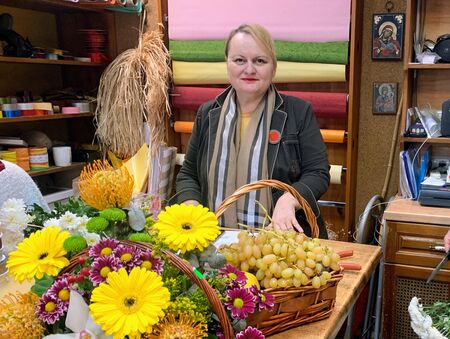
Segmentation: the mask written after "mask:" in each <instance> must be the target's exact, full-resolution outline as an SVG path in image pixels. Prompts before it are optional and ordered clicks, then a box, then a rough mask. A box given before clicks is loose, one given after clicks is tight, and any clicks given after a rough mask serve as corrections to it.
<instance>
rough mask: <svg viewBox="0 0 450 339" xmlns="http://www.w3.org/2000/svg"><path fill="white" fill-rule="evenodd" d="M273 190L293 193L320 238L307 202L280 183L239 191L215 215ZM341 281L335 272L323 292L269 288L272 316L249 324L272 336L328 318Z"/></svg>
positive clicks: (253, 318)
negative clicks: (239, 201) (253, 193)
mask: <svg viewBox="0 0 450 339" xmlns="http://www.w3.org/2000/svg"><path fill="white" fill-rule="evenodd" d="M267 187H273V188H277V189H281V190H284V191H287V192H289V193H291V194H292V195H293V196H294V197H295V198H296V199H297V200H298V202H299V203H300V206H301V208H302V209H303V210H304V212H305V215H306V219H307V220H308V222H309V224H310V226H311V234H312V237H317V236H318V234H319V227H318V226H317V221H316V217H315V215H314V212H313V211H312V210H311V207H310V206H309V204H308V202H307V201H306V200H305V199H304V198H303V197H302V196H301V195H300V194H299V193H298V192H297V190H295V189H294V188H293V187H292V186H290V185H287V184H285V183H283V182H280V181H277V180H272V179H268V180H259V181H256V182H254V183H251V184H247V185H244V186H242V187H240V188H238V189H237V190H236V191H235V192H234V193H233V194H232V195H230V196H229V197H228V198H226V199H225V200H224V201H223V202H222V204H221V205H220V206H219V208H218V209H217V211H216V216H217V218H219V217H220V216H221V215H222V214H223V212H224V211H225V210H226V208H227V207H228V206H230V205H231V204H232V203H234V202H235V201H236V200H237V199H239V198H240V197H242V196H243V195H245V194H246V193H248V192H250V191H252V190H255V189H261V188H267ZM341 279H342V273H341V272H332V276H331V279H330V280H329V281H328V282H327V284H326V285H324V286H322V287H320V288H313V287H312V286H311V284H309V285H306V286H301V287H298V288H297V287H289V288H275V289H274V288H268V289H266V290H265V291H266V292H268V293H270V294H272V295H273V296H274V297H275V305H274V308H273V310H272V311H271V312H268V311H259V312H255V313H254V314H250V315H249V317H248V318H247V324H248V325H251V326H254V327H256V328H258V329H259V330H260V331H261V332H263V334H264V335H272V334H275V333H278V332H281V331H284V330H287V329H289V328H292V327H297V326H300V325H303V324H306V323H310V322H314V321H317V320H321V319H325V318H328V317H329V316H330V314H331V312H332V311H333V307H334V304H335V302H336V289H337V284H338V283H339V281H340V280H341Z"/></svg>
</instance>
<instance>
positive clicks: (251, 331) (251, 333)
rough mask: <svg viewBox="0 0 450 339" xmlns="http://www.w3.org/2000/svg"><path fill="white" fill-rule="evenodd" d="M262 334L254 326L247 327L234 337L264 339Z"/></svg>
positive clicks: (239, 338)
mask: <svg viewBox="0 0 450 339" xmlns="http://www.w3.org/2000/svg"><path fill="white" fill-rule="evenodd" d="M264 338H265V337H264V335H263V334H262V332H261V331H260V330H258V329H257V328H254V327H251V326H249V327H247V328H246V329H245V330H243V331H241V332H239V333H238V334H236V339H264Z"/></svg>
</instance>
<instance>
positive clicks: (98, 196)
mask: <svg viewBox="0 0 450 339" xmlns="http://www.w3.org/2000/svg"><path fill="white" fill-rule="evenodd" d="M133 184H134V181H133V177H132V176H131V175H130V173H128V170H127V169H126V168H125V167H124V166H122V167H121V168H119V169H114V168H113V167H112V166H111V165H110V164H109V163H108V162H107V161H100V160H96V161H94V162H93V163H92V164H88V165H87V166H85V167H84V168H83V171H82V172H81V174H80V182H79V188H80V196H81V198H82V199H83V200H84V201H85V202H86V203H87V204H89V205H90V206H92V207H94V208H96V209H98V210H104V209H106V208H111V207H120V208H123V207H125V206H126V205H128V203H129V202H130V199H131V195H132V193H133Z"/></svg>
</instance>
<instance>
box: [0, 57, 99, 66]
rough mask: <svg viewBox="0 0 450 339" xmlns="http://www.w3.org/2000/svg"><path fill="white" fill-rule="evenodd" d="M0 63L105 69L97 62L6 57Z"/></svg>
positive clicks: (1, 58) (0, 58)
mask: <svg viewBox="0 0 450 339" xmlns="http://www.w3.org/2000/svg"><path fill="white" fill-rule="evenodd" d="M0 62H10V63H16V64H42V65H64V66H83V67H89V66H91V67H105V64H104V63H98V62H85V61H77V60H49V59H35V58H19V57H8V56H0Z"/></svg>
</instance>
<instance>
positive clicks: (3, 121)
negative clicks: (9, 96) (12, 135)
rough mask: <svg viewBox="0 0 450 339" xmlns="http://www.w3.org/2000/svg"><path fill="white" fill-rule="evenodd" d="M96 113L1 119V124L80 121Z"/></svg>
mask: <svg viewBox="0 0 450 339" xmlns="http://www.w3.org/2000/svg"><path fill="white" fill-rule="evenodd" d="M93 116H94V113H77V114H49V115H40V116H38V115H35V116H27V117H17V118H4V119H0V124H16V123H19V122H30V121H45V120H61V119H78V118H89V117H90V118H92V117H93Z"/></svg>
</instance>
